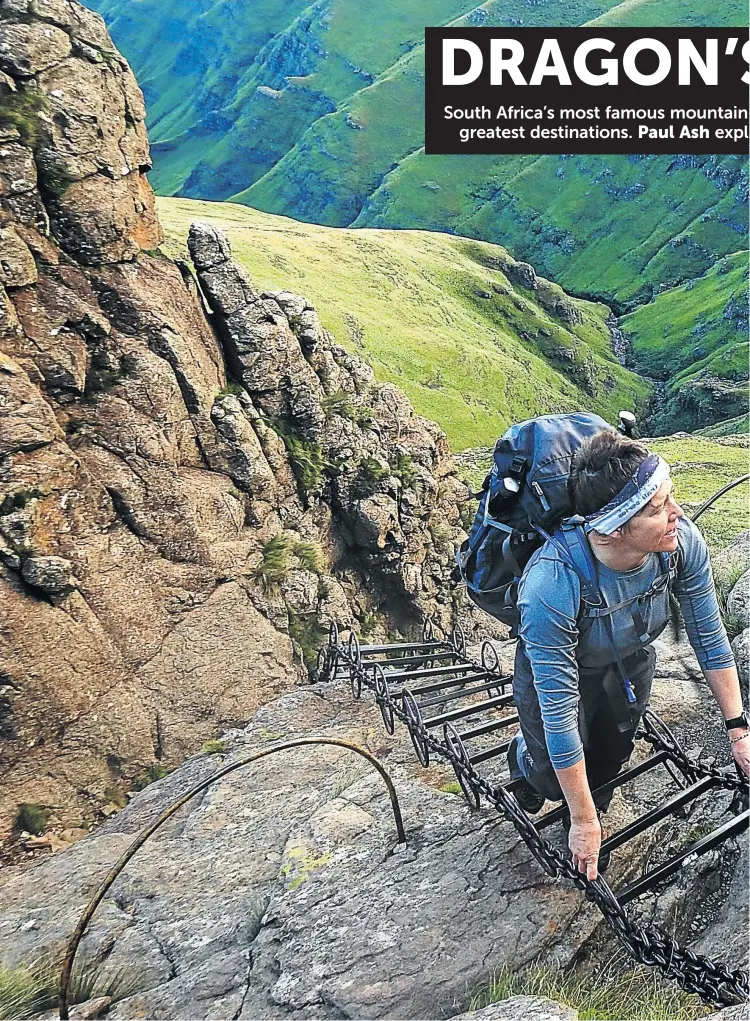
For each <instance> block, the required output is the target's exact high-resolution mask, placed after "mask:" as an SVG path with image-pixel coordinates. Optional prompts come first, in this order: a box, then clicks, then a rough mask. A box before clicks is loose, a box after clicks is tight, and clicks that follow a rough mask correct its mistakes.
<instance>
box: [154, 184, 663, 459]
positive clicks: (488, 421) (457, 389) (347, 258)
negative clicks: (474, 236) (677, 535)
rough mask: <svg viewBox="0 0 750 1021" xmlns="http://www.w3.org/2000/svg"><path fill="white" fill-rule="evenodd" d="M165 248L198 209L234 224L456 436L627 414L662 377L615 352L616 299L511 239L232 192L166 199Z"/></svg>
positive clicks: (273, 268)
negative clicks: (639, 371)
mask: <svg viewBox="0 0 750 1021" xmlns="http://www.w3.org/2000/svg"><path fill="white" fill-rule="evenodd" d="M158 206H159V211H160V215H161V219H162V223H163V224H164V228H165V232H166V235H167V242H166V245H165V251H168V252H170V253H171V254H173V255H174V256H175V257H177V258H179V257H184V256H185V254H186V251H187V249H186V241H187V235H188V230H189V226H190V223H191V222H192V221H193V220H194V219H196V218H199V219H201V220H206V221H207V222H210V223H213V224H214V226H216V227H217V228H218V229H220V230H222V231H226V232H227V235H228V236H229V237H230V238H231V241H232V245H233V250H234V253H235V257H236V259H237V260H238V262H240V263H241V265H243V266H244V267H245V269H246V270H247V271H248V272H249V273H250V275H251V276H252V278H253V279H254V280H257V281H258V282H259V283H260V284H261V286H262V287H264V288H267V289H269V290H276V289H277V288H279V287H283V286H284V284H285V282H287V281H289V280H294V281H295V286H297V287H300V288H302V289H304V291H305V293H306V294H307V295H308V296H309V297H310V298H311V299H313V300H314V301H315V303H316V304H317V305H318V307H319V308H320V310H321V316H322V318H323V322H324V325H325V326H326V328H327V329H329V330H330V331H331V332H332V333H333V335H334V336H335V337H336V338H337V340H338V341H339V343H341V344H342V345H343V346H344V347H346V348H347V349H348V350H351V351H353V352H355V353H357V354H360V355H361V356H362V357H365V358H366V359H367V360H368V362H369V363H370V364H371V365H372V367H373V369H374V370H375V373H376V376H377V378H378V379H380V380H383V381H386V380H388V381H391V382H394V383H396V384H397V385H398V386H399V387H401V388H402V389H403V390H404V391H405V392H406V394H407V396H408V397H409V399H410V400H411V402H412V404H413V405H414V407H415V408H416V409H417V411H418V412H419V413H420V414H422V415H425V416H426V417H427V418H430V419H433V420H434V421H436V422H439V423H440V425H441V427H442V428H443V429H444V430H445V432H446V434H447V436H448V439H449V441H450V443H451V447H452V449H453V450H462V449H465V448H466V447H470V446H477V445H479V444H488V443H494V441H495V439H496V438H497V436H498V435H499V434H500V433H501V432H503V431H504V430H505V429H506V428H507V427H508V426H509V425H510V424H511V423H512V422H516V421H520V420H522V419H524V418H528V417H530V416H533V415H537V414H548V413H550V412H552V411H560V412H562V411H573V410H579V409H587V410H592V411H597V412H599V413H600V414H601V415H602V416H603V417H605V418H607V419H608V420H611V421H616V419H617V413H618V411H619V410H620V409H621V408H633V409H634V410H635V411H637V412H638V413H639V415H640V413H641V412H642V411H644V410H645V408H646V406H647V403H648V398H649V395H650V387H649V385H648V384H647V383H645V382H644V381H643V380H641V379H639V377H638V376H636V375H635V374H634V373H632V372H629V371H628V370H627V369H625V368H623V367H622V366H621V365H620V364H619V362H618V360H617V357H616V356H615V354H614V352H613V350H612V349H613V342H612V336H611V333H610V327H609V323H610V321H611V313H610V311H609V309H608V308H607V307H606V306H604V305H600V304H595V303H592V302H587V301H578V300H576V299H574V298H571V297H570V296H569V295H567V294H565V292H564V291H563V290H562V289H561V288H560V287H558V286H557V285H556V284H553V283H551V282H550V281H549V280H545V279H544V278H543V277H539V276H537V274H536V272H535V270H534V268H533V267H532V266H531V265H529V264H528V263H521V262H516V260H515V259H513V258H511V256H510V255H509V254H508V252H507V251H506V250H505V249H504V248H501V247H500V246H499V245H489V244H486V243H484V242H477V241H471V240H467V239H465V238H454V237H451V236H449V235H445V234H437V233H428V232H425V231H385V230H342V229H333V228H330V227H320V226H317V225H312V224H304V223H299V222H298V221H295V220H289V219H287V218H285V217H279V216H272V215H269V214H267V213H260V212H258V211H257V210H253V209H249V208H247V207H246V206H240V205H235V204H234V203H228V202H212V203H204V202H196V201H194V200H192V199H159V200H158Z"/></svg>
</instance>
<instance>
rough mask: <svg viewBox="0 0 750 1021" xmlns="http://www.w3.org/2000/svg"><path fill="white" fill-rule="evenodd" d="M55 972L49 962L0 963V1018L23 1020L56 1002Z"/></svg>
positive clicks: (7, 1020)
mask: <svg viewBox="0 0 750 1021" xmlns="http://www.w3.org/2000/svg"><path fill="white" fill-rule="evenodd" d="M56 981H57V975H56V971H55V968H54V966H53V965H52V963H51V962H48V961H47V962H44V963H43V964H37V965H30V966H19V967H14V968H12V967H8V966H6V965H0V1017H2V1018H4V1019H6V1021H22V1019H24V1018H29V1017H32V1016H33V1015H34V1014H40V1013H41V1012H42V1011H43V1010H48V1009H50V1008H51V1007H53V1006H54V1004H55V995H56Z"/></svg>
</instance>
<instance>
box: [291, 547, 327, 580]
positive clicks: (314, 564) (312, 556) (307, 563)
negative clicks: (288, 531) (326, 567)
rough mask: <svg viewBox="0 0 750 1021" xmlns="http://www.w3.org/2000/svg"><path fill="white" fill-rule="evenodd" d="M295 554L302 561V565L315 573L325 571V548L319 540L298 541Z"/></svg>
mask: <svg viewBox="0 0 750 1021" xmlns="http://www.w3.org/2000/svg"><path fill="white" fill-rule="evenodd" d="M294 555H295V557H297V559H298V560H299V562H300V567H303V568H304V569H305V570H306V571H312V573H313V574H320V573H321V572H322V571H323V550H322V549H321V548H320V543H317V542H297V543H295V544H294Z"/></svg>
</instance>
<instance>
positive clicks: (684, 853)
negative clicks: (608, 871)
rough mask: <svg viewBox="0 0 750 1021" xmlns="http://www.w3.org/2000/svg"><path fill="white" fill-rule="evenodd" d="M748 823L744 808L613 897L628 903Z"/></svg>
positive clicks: (737, 833)
mask: <svg viewBox="0 0 750 1021" xmlns="http://www.w3.org/2000/svg"><path fill="white" fill-rule="evenodd" d="M748 825H750V810H745V811H744V812H742V813H741V814H740V815H737V816H735V817H734V818H733V819H729V820H728V822H725V823H724V825H723V826H720V827H719V828H718V829H716V830H714V831H713V833H709V834H708V835H707V836H705V837H702V838H701V839H700V840H697V841H696V842H695V843H694V844H690V845H689V846H688V847H685V848H683V849H682V850H681V851H680V852H679V854H676V855H675V856H674V857H673V858H670V859H669V861H666V862H664V864H663V865H659V866H658V867H657V868H655V869H652V870H651V872H647V873H646V875H645V876H642V877H641V878H640V879H639V880H638V881H637V882H635V883H631V885H630V886H626V887H623V889H622V890H618V891H617V893H616V894H615V897H616V898H617V900H618V901H619V902H620V904H622V905H623V907H624V906H625V904H629V903H630V901H631V900H635V898H636V897H639V896H640V895H641V894H642V893H645V892H646V890H650V889H651V887H653V886H655V885H656V884H657V883H659V882H661V881H662V880H663V879H669V877H670V876H673V875H674V874H675V872H678V871H679V870H680V869H681V868H682V866H683V865H685V864H686V863H687V862H688V860H689V859H691V858H693V857H695V858H700V856H701V855H703V854H706V853H707V852H708V851H712V850H713V849H714V848H715V847H718V846H719V844H723V843H724V842H725V841H726V840H729V839H730V837H736V836H739V835H740V833H744V832H745V830H746V829H747V828H748Z"/></svg>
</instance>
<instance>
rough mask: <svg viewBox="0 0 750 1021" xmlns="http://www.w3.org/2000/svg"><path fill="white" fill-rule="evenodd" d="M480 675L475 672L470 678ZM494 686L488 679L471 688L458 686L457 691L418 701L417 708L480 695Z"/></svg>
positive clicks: (425, 707)
mask: <svg viewBox="0 0 750 1021" xmlns="http://www.w3.org/2000/svg"><path fill="white" fill-rule="evenodd" d="M486 676H487V675H486V674H485V677H486ZM481 677H482V675H481V674H477V676H476V677H472V678H471V679H472V680H480V679H481ZM496 687H497V685H496V684H495V682H494V681H488V682H486V683H485V684H475V685H474V686H473V687H472V688H460V689H459V690H458V691H451V692H448V693H447V694H445V695H440V696H439V697H435V698H427V699H425V700H424V702H420V703H419V709H420V711H421V710H422V709H427V708H428V707H429V706H433V705H444V704H445V703H446V702H455V701H456V700H457V699H459V698H465V697H467V696H468V695H481V694H483V693H484V692H487V691H492V689H493V688H496ZM412 694H414V692H412ZM502 697H503V698H508V699H511V698H512V695H503V696H502Z"/></svg>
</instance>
